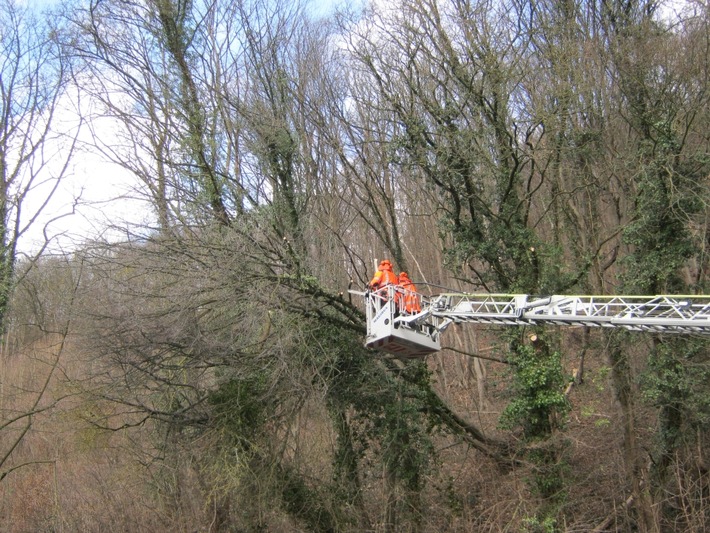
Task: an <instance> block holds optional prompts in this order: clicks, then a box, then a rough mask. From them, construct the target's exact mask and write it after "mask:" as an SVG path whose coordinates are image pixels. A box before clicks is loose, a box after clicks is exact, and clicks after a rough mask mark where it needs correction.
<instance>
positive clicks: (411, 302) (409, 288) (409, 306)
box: [398, 272, 422, 315]
mask: <svg viewBox="0 0 710 533" xmlns="http://www.w3.org/2000/svg"><path fill="white" fill-rule="evenodd" d="M398 281H399V285H400V287H402V289H403V290H404V293H403V295H402V297H403V302H402V303H403V304H404V311H406V312H407V314H410V315H413V314H416V313H419V312H421V310H422V304H421V302H420V301H419V294H418V293H417V287H416V286H415V285H414V283H413V282H412V280H411V279H409V275H408V274H407V273H406V272H401V273H400V274H399V279H398ZM400 307H401V304H400Z"/></svg>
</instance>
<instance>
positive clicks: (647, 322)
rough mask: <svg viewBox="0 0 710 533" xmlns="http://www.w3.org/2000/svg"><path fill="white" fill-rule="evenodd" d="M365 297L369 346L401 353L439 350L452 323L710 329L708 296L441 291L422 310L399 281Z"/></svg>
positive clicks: (410, 355)
mask: <svg viewBox="0 0 710 533" xmlns="http://www.w3.org/2000/svg"><path fill="white" fill-rule="evenodd" d="M351 292H353V293H355V294H359V295H362V296H363V297H364V299H365V307H366V309H365V311H366V317H367V337H366V339H365V346H367V347H368V348H374V349H377V350H382V351H384V352H388V353H390V354H393V355H394V356H397V357H398V358H405V359H413V358H414V359H416V358H424V357H426V356H427V355H429V354H431V353H435V352H437V351H439V350H441V335H442V333H444V331H446V329H447V328H448V327H449V326H450V325H451V324H460V323H464V322H470V323H475V324H493V325H501V326H525V325H546V324H548V325H557V326H584V327H606V328H625V329H628V330H632V331H647V332H655V333H675V334H694V335H710V296H704V295H701V296H698V295H690V296H670V295H662V296H565V295H553V296H530V295H527V294H467V293H453V292H449V293H442V294H438V295H434V296H429V297H427V296H424V295H422V294H420V293H416V295H415V296H416V297H417V298H420V301H421V311H418V312H416V313H407V312H406V311H405V310H403V309H402V305H401V304H400V302H402V301H404V299H405V298H406V297H412V296H413V294H411V293H410V294H407V291H405V289H403V288H402V287H400V286H397V285H387V286H385V287H382V288H380V289H378V290H373V291H366V292H358V291H351Z"/></svg>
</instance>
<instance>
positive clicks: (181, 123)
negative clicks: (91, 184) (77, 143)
mask: <svg viewBox="0 0 710 533" xmlns="http://www.w3.org/2000/svg"><path fill="white" fill-rule="evenodd" d="M686 8H687V11H685V12H683V13H682V14H677V15H674V16H673V17H671V18H669V15H668V14H667V13H668V12H667V11H663V13H664V14H663V16H661V12H662V11H661V10H660V9H659V5H658V4H656V3H655V2H651V1H646V0H641V1H639V0H633V1H630V2H629V1H623V2H621V1H619V2H617V1H604V2H591V3H589V2H587V3H572V2H565V1H560V2H556V1H551V2H542V3H541V2H537V1H535V2H526V1H503V2H488V1H486V0H484V1H476V2H466V1H451V2H437V1H435V0H409V1H395V2H390V3H389V4H387V5H386V6H384V5H381V4H380V3H375V4H373V5H372V6H367V7H365V8H363V9H362V10H358V11H353V12H343V11H341V12H338V13H336V14H333V15H332V16H329V17H328V18H323V19H314V18H313V15H311V13H312V11H311V8H308V7H307V6H300V5H298V4H297V3H293V2H285V1H284V2H280V1H276V2H272V1H261V0H253V1H240V2H233V1H224V2H222V1H221V0H216V1H215V2H209V3H202V2H198V1H186V0H148V1H147V2H144V3H130V2H118V1H114V0H105V1H103V2H93V1H92V2H89V3H88V4H76V5H64V6H61V8H60V9H59V10H58V11H57V12H56V13H54V14H53V18H52V20H53V21H54V23H55V24H56V27H55V29H54V31H53V33H51V35H52V39H55V40H56V42H57V43H60V44H61V46H59V47H58V48H57V50H58V53H59V54H60V55H59V56H58V58H61V60H62V61H63V63H62V65H63V66H64V67H65V68H66V69H67V72H70V73H71V76H69V77H68V79H67V81H66V83H68V84H77V85H76V86H77V87H80V90H81V94H82V95H83V96H82V97H83V98H85V99H86V100H87V101H90V102H91V104H92V105H90V106H88V105H87V106H83V107H82V110H86V112H87V115H86V116H85V117H83V118H84V119H85V120H86V122H87V123H88V124H92V125H97V124H100V123H101V121H102V120H104V119H106V118H110V119H111V120H112V123H113V124H118V125H119V126H118V128H119V131H118V133H116V132H114V135H113V136H112V139H117V142H115V143H111V144H107V141H106V140H105V139H102V138H101V130H100V128H96V129H95V130H93V131H95V135H94V137H93V138H92V139H91V140H90V141H88V142H86V144H84V145H82V149H85V150H91V151H92V152H93V153H101V154H102V156H103V157H105V158H106V159H107V160H110V161H112V162H114V163H118V164H119V165H120V166H121V167H122V168H123V169H125V171H126V172H128V173H131V174H132V175H133V176H135V177H136V178H137V179H138V180H139V182H140V183H141V186H140V187H139V188H138V190H136V191H135V194H137V195H141V196H142V197H143V198H144V199H146V200H147V201H149V202H150V204H151V205H152V207H153V213H154V215H155V216H154V224H153V225H150V226H148V225H146V226H143V227H139V228H131V229H129V230H126V229H125V228H124V235H125V236H126V238H125V240H123V241H122V242H115V241H111V242H108V241H106V242H104V241H102V240H100V239H97V240H95V241H92V242H86V243H84V244H83V245H82V246H80V247H78V248H77V249H76V250H73V251H71V252H70V253H66V254H54V255H49V254H44V255H40V256H39V257H37V258H34V259H33V260H21V259H19V260H17V261H14V262H13V276H14V277H13V280H14V281H13V282H12V284H11V285H7V286H5V285H3V287H5V288H6V289H7V291H8V294H11V295H12V298H11V302H10V307H9V311H8V312H4V311H2V309H0V320H2V325H3V326H4V331H5V336H4V343H3V351H2V356H1V359H0V364H1V368H0V371H1V373H0V432H1V435H2V438H1V439H0V529H1V530H2V531H8V532H13V533H14V532H30V531H131V532H134V531H135V532H138V531H146V532H148V531H149V532H160V531H166V532H167V531H170V532H174V531H184V532H186V533H187V532H194V531H204V532H208V531H209V532H226V531H234V532H237V531H239V532H247V531H249V532H256V531H273V532H280V531H283V532H291V531H303V532H306V531H308V532H311V531H312V532H341V531H342V532H350V531H352V532H355V531H373V532H386V533H390V532H399V531H411V532H422V533H423V532H434V531H460V532H464V531H466V532H468V531H481V532H504V531H507V532H510V531H515V532H518V531H520V532H557V531H559V532H569V533H572V532H582V531H584V532H590V531H595V532H599V533H601V532H608V531H618V532H627V531H640V532H656V533H660V532H670V531H673V532H697V531H704V530H706V529H708V527H710V473H709V472H708V463H707V461H708V454H709V453H710V388H709V387H708V378H709V377H710V358H709V355H710V354H709V352H708V343H707V341H705V340H704V339H700V338H696V337H693V336H689V335H685V336H681V335H668V334H666V335H661V334H652V333H631V332H625V331H617V330H613V329H612V330H604V331H602V330H594V329H590V328H577V327H570V328H560V327H508V328H502V327H494V326H474V325H460V326H452V327H451V328H450V329H449V330H447V331H446V333H445V335H444V345H445V346H444V349H443V350H442V351H441V352H440V353H437V354H434V355H431V356H428V357H427V358H426V359H425V360H423V361H401V360H398V359H396V358H392V357H385V356H384V355H383V354H381V353H378V352H375V351H371V350H368V349H366V348H365V347H364V346H363V340H364V334H365V317H364V313H363V306H362V302H361V301H359V300H358V298H356V297H353V296H352V295H351V294H349V293H348V289H349V288H353V289H363V288H364V287H365V285H366V283H367V282H368V281H369V279H370V277H371V276H372V274H373V273H374V266H375V265H376V264H377V260H379V259H383V258H389V259H390V260H391V261H392V262H393V263H394V264H395V267H396V270H397V272H399V271H407V272H408V273H409V275H410V277H411V278H412V279H413V280H414V281H415V283H416V284H417V286H418V287H420V289H421V290H422V292H424V293H425V294H430V293H437V292H440V291H441V290H444V289H451V290H458V291H466V292H496V293H526V294H533V295H548V294H565V293H566V294H600V295H603V294H647V295H654V294H703V293H705V292H706V291H707V289H708V287H707V284H708V275H707V269H708V256H707V254H706V253H705V252H706V250H707V246H708V244H710V231H709V230H710V226H708V220H710V209H709V205H708V200H709V199H710V194H709V190H708V184H709V182H708V176H709V175H710V138H709V135H708V131H710V128H709V127H708V126H709V125H710V105H709V102H708V97H709V96H710V92H708V88H709V86H708V80H709V79H710V55H709V52H708V50H709V48H708V46H707V45H708V38H709V36H710V12H709V11H708V10H707V8H706V7H705V6H703V5H701V4H697V5H696V4H689V5H688V6H686ZM0 201H1V198H0ZM1 284H2V283H1V280H0V285H1Z"/></svg>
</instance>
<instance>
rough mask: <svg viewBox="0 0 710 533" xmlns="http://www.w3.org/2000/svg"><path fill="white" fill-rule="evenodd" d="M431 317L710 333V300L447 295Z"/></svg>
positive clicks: (437, 299) (433, 304)
mask: <svg viewBox="0 0 710 533" xmlns="http://www.w3.org/2000/svg"><path fill="white" fill-rule="evenodd" d="M430 307H431V313H432V315H433V316H437V317H440V318H443V319H445V322H444V323H443V324H442V325H441V329H444V328H446V327H447V326H448V324H450V323H458V322H474V323H485V324H500V325H512V326H518V325H527V324H541V325H544V324H551V325H552V324H554V325H558V326H592V327H612V328H616V327H621V328H626V329H630V330H636V331H653V332H658V333H686V334H687V333H695V334H701V335H710V296H563V295H554V296H546V297H531V296H528V295H525V294H483V295H476V294H441V295H439V296H437V297H435V298H434V299H433V300H432V301H431V306H430Z"/></svg>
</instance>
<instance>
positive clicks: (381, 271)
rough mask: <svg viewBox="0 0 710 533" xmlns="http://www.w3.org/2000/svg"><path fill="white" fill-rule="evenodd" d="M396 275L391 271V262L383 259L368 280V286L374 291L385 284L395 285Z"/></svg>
mask: <svg viewBox="0 0 710 533" xmlns="http://www.w3.org/2000/svg"><path fill="white" fill-rule="evenodd" d="M397 282H398V280H397V276H396V275H395V273H394V272H392V264H391V263H390V262H389V261H387V260H384V261H382V262H381V263H380V266H379V267H378V270H377V272H375V275H374V276H373V277H372V279H371V280H370V284H369V287H370V289H371V290H373V291H376V290H378V289H381V288H383V287H386V286H387V285H397Z"/></svg>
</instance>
